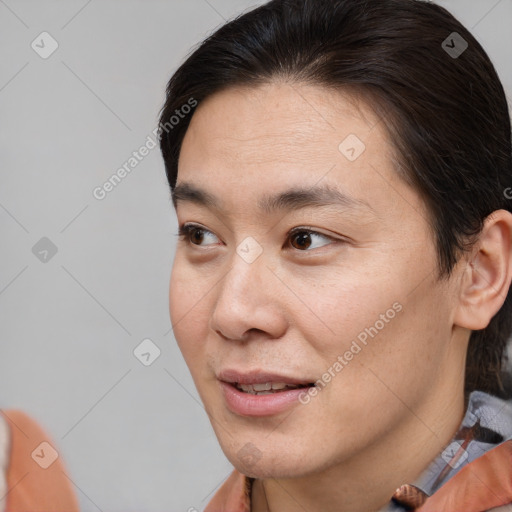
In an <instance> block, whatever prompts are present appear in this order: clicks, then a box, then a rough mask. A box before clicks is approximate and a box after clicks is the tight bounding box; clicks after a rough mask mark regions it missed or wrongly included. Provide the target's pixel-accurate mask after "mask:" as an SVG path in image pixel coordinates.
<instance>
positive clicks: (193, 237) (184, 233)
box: [178, 224, 218, 245]
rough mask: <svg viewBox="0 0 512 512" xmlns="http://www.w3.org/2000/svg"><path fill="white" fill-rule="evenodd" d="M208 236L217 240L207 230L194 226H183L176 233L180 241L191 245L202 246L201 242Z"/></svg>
mask: <svg viewBox="0 0 512 512" xmlns="http://www.w3.org/2000/svg"><path fill="white" fill-rule="evenodd" d="M208 235H211V236H212V237H214V238H217V237H216V236H215V235H214V234H213V233H212V232H211V231H208V230H207V229H205V228H203V227H201V226H197V225H195V224H183V225H182V226H180V228H179V231H178V236H179V237H180V239H181V240H184V241H185V242H186V243H189V244H193V245H202V244H201V242H202V241H203V240H204V239H205V238H208ZM217 240H218V239H217ZM206 245H211V244H206Z"/></svg>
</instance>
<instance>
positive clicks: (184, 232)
mask: <svg viewBox="0 0 512 512" xmlns="http://www.w3.org/2000/svg"><path fill="white" fill-rule="evenodd" d="M194 229H198V230H201V231H204V232H206V233H211V234H214V233H212V232H211V231H210V230H208V229H206V228H203V227H202V226H199V225H197V224H191V223H186V224H182V225H181V226H180V227H179V230H178V234H177V235H176V236H178V237H179V238H180V240H183V241H184V242H185V243H186V244H187V245H194V246H196V247H201V246H200V245H198V244H193V243H192V242H191V241H190V239H189V238H188V237H190V235H191V233H192V232H193V231H194ZM298 233H308V234H313V235H320V236H321V237H324V238H327V239H329V240H331V241H333V242H343V240H341V239H337V238H334V237H331V236H329V235H324V234H323V233H320V232H318V231H316V230H315V229H314V228H313V227H312V226H300V227H296V228H293V229H291V230H290V231H289V233H288V237H287V239H290V238H292V237H293V236H294V235H296V234H298ZM326 245H329V244H326ZM322 247H323V246H322ZM320 249H321V248H320ZM313 250H314V249H313ZM297 251H299V252H311V251H308V250H307V249H306V250H304V251H300V250H299V249H297Z"/></svg>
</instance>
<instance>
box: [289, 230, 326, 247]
mask: <svg viewBox="0 0 512 512" xmlns="http://www.w3.org/2000/svg"><path fill="white" fill-rule="evenodd" d="M289 238H290V245H291V246H292V247H294V248H295V249H299V250H301V251H304V249H317V248H318V247H323V245H328V244H320V245H318V243H317V244H315V243H314V240H315V239H316V240H318V239H322V238H323V239H324V240H327V241H328V242H329V243H331V242H332V241H333V239H332V238H331V237H329V236H327V235H323V234H322V233H318V232H317V231H314V230H312V229H310V228H305V227H300V228H295V229H293V230H292V231H291V232H290V236H289ZM292 241H295V242H296V245H295V244H294V243H293V242H292Z"/></svg>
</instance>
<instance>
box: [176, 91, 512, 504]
mask: <svg viewBox="0 0 512 512" xmlns="http://www.w3.org/2000/svg"><path fill="white" fill-rule="evenodd" d="M349 134H356V135H357V137H358V138H359V139H360V140H361V141H363V142H364V144H365V146H366V149H365V151H364V152H363V153H362V154H361V155H360V156H359V157H358V158H357V159H355V160H354V161H349V160H348V159H347V158H346V157H345V156H344V154H342V153H341V152H340V150H339V149H338V146H339V144H340V143H341V142H342V141H343V140H344V139H345V138H346V137H347V136H348V135H349ZM394 162H395V159H394V154H393V147H392V144H391V143H390V141H389V139H388V136H387V132H386V130H385V127H384V125H383V123H382V122H379V120H378V119H377V118H376V117H375V114H374V113H373V112H372V111H371V110H370V109H369V108H368V107H367V106H366V105H365V104H364V103H363V102H361V101H356V98H355V97H353V96H350V95H349V94H348V93H342V92H336V91H332V90H326V89H324V88H322V87H320V86H313V85H304V84H297V83H294V84H292V83H286V82H277V81H276V82H273V83H269V84H266V85H262V86H258V87H252V88H248V87H239V88H230V89H227V90H225V91H222V92H220V93H216V94H215V95H213V96H211V97H210V98H208V99H207V100H206V101H204V102H203V103H202V104H201V105H200V106H199V107H198V109H197V110H196V112H195V113H194V115H193V118H192V120H191V124H190V127H189V128H188V131H187V133H186V136H185V139H184V141H183V145H182V149H181V154H180V161H179V171H178V184H182V183H185V182H187V183H193V184H194V185H195V186H197V187H200V188H202V189H204V190H206V191H208V192H209V193H211V194H213V195H215V196H216V197H217V198H218V200H219V202H220V206H221V208H219V209H212V208H211V207H206V206H204V205H200V204H195V203H194V202H191V201H185V200H183V201H178V202H177V209H176V213H177V218H178V223H179V225H180V226H181V225H183V224H184V223H194V224H197V225H199V227H200V228H202V229H203V230H204V231H202V232H201V231H199V232H198V231H197V230H196V232H195V234H194V236H184V237H181V238H180V241H179V242H178V245H177V249H176V254H175V258H174V263H173V269H172V274H171V282H170V315H171V321H172V324H173V328H174V335H175V337H176V340H177V342H178V344H179V347H180V350H181V351H182V353H183V356H184V358H185V361H186V363H187V365H188V367H189V369H190V372H191V375H192V377H193V379H194V382H195V385H196V386H197V389H198V392H199V395H200V397H201V399H202V401H203V403H204V406H205V409H206V411H207V413H208V415H209V417H210V420H211V422H212V426H213V428H214V430H215V434H216V436H217V438H218V441H219V443H220V445H221V447H222V450H223V451H224V453H225V454H226V456H227V458H228V459H229V460H230V462H231V463H232V464H233V465H234V466H235V468H237V469H238V470H239V471H241V472H242V473H244V474H246V475H248V476H252V477H254V478H256V480H255V482H254V485H253V492H252V510H253V511H255V512H262V511H272V512H275V511H279V512H291V511H294V512H296V511H297V510H308V511H310V512H314V511H322V512H329V511H336V512H339V511H340V510H341V511H344V512H352V511H358V512H362V511H365V512H366V511H377V510H379V508H381V507H383V506H384V505H386V504H387V503H388V501H389V499H390V497H391V495H392V494H393V492H394V491H395V489H396V488H397V487H399V486H400V485H402V484H404V483H409V482H412V481H414V479H416V478H417V477H418V476H419V475H420V474H421V472H422V470H423V469H424V468H425V467H426V466H427V465H428V463H429V462H430V461H431V460H433V459H434V458H435V456H436V455H437V454H438V453H439V452H440V451H441V450H442V449H443V448H444V447H445V446H446V445H447V444H448V442H449V441H450V440H451V438H452V436H453V435H454V434H455V432H456V430H457V428H458V426H459V424H460V422H461V420H462V417H463V414H464V399H463V384H464V366H465V354H466V350H467V342H468V339H469V335H470V330H471V329H477V328H478V329H480V328H483V327H485V325H487V323H488V322H489V320H490V318H492V316H493V315H494V314H495V313H496V312H497V311H498V310H499V308H500V307H501V305H502V303H503V301H504V299H505V294H506V290H508V286H510V280H511V272H510V268H511V266H512V265H511V256H510V240H511V230H512V228H511V226H512V220H511V216H510V214H509V213H507V212H505V211H503V210H499V211H497V212H494V214H493V215H492V218H490V219H489V220H488V222H487V223H486V226H485V228H484V231H483V233H482V236H481V239H480V242H479V244H477V245H476V246H475V249H474V251H473V252H471V253H469V254H467V255H466V256H465V257H464V258H462V259H461V261H460V262H459V263H458V264H457V266H456V267H455V268H454V270H453V272H452V274H451V277H450V278H449V279H444V280H439V279H438V274H437V255H436V250H435V244H434V238H433V235H432V232H431V230H430V228H429V223H428V213H427V211H426V207H425V205H424V202H423V200H422V198H421V197H420V196H419V195H418V193H417V192H416V191H415V190H414V189H412V188H411V187H410V186H409V185H407V184H406V183H405V181H403V180H402V179H401V178H400V177H399V175H398V174H397V172H396V170H395V168H396V164H395V163H394ZM325 184H328V185H331V186H332V187H335V188H337V189H338V190H340V191H342V192H343V193H344V194H346V195H347V196H349V197H350V198H353V199H356V200H359V201H362V202H365V203H367V206H361V207H348V206H340V205H332V204H331V205H327V206H313V207H307V208H300V209H298V210H290V211H286V210H278V211H275V212H273V213H271V214H266V213H262V212H261V211H260V210H259V209H258V199H259V198H260V197H261V196H262V195H264V194H268V193H276V192H280V191H283V190H286V189H288V188H290V187H294V186H295V187H296V186H297V185H300V186H303V187H305V188H311V187H313V186H317V185H325ZM301 226H308V227H311V228H312V229H313V230H314V231H315V233H312V234H310V237H309V238H308V236H307V234H306V237H305V239H306V242H307V243H306V244H305V245H301V244H300V236H297V235H295V236H290V234H289V232H290V230H291V229H292V228H295V227H301ZM248 236H251V237H253V238H254V239H255V240H256V241H257V242H258V244H259V245H260V246H261V248H262V251H263V252H262V253H261V254H260V255H259V257H258V258H257V259H256V260H255V261H253V262H252V263H247V261H245V260H244V259H243V258H242V257H240V256H239V254H237V252H236V248H237V246H239V244H241V243H242V241H243V240H244V239H245V238H246V237H248ZM395 303H399V304H400V306H401V310H400V312H397V313H396V315H395V316H394V318H393V319H391V320H389V321H388V322H387V323H385V326H384V328H382V329H380V330H379V332H378V334H377V335H376V336H375V337H374V338H369V339H368V343H367V345H366V346H365V345H362V350H361V351H360V352H359V353H357V355H355V356H354V357H353V359H352V360H351V361H349V362H348V364H347V365H344V367H343V369H342V370H341V371H339V372H337V373H336V374H335V377H333V378H332V379H331V381H330V382H329V383H328V384H327V385H326V386H325V388H324V389H322V390H321V391H320V392H319V393H318V395H317V396H316V397H314V398H312V399H311V401H310V402H309V403H308V404H307V405H302V404H300V403H298V404H297V405H294V406H292V407H290V408H288V409H287V410H286V411H284V412H283V413H280V414H278V415H275V416H267V417H258V418H254V417H247V416H241V415H237V414H234V413H233V412H231V411H230V410H229V409H228V408H227V406H226V404H225V401H224V398H223V395H222V392H221V389H220V387H219V383H218V381H217V378H216V374H218V372H219V371H220V370H221V369H225V368H238V369H240V370H241V371H246V370H254V369H256V370H267V371H271V372H272V371H274V372H278V373H282V374H283V373H284V374H286V375H289V376H295V377H298V378H305V379H307V380H311V381H315V380H316V379H319V378H321V377H322V375H323V374H324V373H325V372H326V371H328V369H329V368H332V367H333V364H334V363H335V362H336V361H337V358H338V356H339V355H343V354H344V353H345V352H346V351H347V350H349V349H350V346H351V343H352V342H353V340H355V339H357V335H358V334H359V333H361V332H362V331H364V329H365V328H369V327H370V326H374V325H375V324H376V321H377V320H379V318H381V316H380V315H382V314H385V313H386V311H387V310H389V309H390V308H392V305H393V304H395ZM360 345H361V344H360ZM247 443H252V445H253V446H254V447H255V448H252V450H257V453H258V455H259V458H258V457H256V458H255V459H253V461H250V460H247V458H244V457H241V456H240V455H239V451H240V450H241V449H242V448H243V447H244V446H246V444H247ZM248 446H251V445H248ZM246 449H247V448H246ZM242 453H243V452H242ZM398 454H399V456H398ZM256 459H257V460H256Z"/></svg>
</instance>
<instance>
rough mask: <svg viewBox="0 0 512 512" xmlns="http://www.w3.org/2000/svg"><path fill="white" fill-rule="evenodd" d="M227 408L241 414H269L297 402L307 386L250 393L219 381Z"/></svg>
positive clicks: (276, 412)
mask: <svg viewBox="0 0 512 512" xmlns="http://www.w3.org/2000/svg"><path fill="white" fill-rule="evenodd" d="M219 382H220V385H221V388H222V391H223V393H224V398H225V399H226V402H227V405H228V408H229V409H230V410H231V411H232V412H234V413H236V414H240V415H243V416H271V415H272V414H278V413H280V412H282V411H284V410H286V409H287V408H288V407H291V406H292V405H294V404H298V403H300V402H299V396H300V394H301V393H307V391H308V389H309V388H297V389H290V390H287V391H278V392H276V393H272V394H268V395H252V394H250V393H244V392H243V391H240V390H239V389H237V388H236V387H235V386H233V385H232V384H228V383H227V382H222V381H219Z"/></svg>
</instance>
